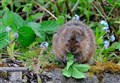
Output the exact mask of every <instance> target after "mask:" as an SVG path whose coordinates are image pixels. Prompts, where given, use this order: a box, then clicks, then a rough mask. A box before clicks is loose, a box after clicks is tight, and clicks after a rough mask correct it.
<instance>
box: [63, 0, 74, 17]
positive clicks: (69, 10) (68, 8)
mask: <svg viewBox="0 0 120 83" xmlns="http://www.w3.org/2000/svg"><path fill="white" fill-rule="evenodd" d="M65 5H66V7H67V10H68V12H69V13H70V16H73V12H72V10H71V8H70V6H69V4H68V0H66V1H65Z"/></svg>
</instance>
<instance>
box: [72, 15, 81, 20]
mask: <svg viewBox="0 0 120 83" xmlns="http://www.w3.org/2000/svg"><path fill="white" fill-rule="evenodd" d="M79 18H80V16H78V15H77V14H75V16H74V17H73V18H72V19H73V20H79Z"/></svg>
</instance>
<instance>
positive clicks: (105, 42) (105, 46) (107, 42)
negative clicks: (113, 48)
mask: <svg viewBox="0 0 120 83" xmlns="http://www.w3.org/2000/svg"><path fill="white" fill-rule="evenodd" d="M109 46H110V42H109V41H108V40H105V41H104V48H105V49H108V47H109Z"/></svg>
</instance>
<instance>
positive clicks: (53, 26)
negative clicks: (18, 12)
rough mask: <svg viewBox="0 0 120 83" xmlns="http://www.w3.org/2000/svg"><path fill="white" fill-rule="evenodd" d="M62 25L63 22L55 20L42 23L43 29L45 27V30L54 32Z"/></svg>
mask: <svg viewBox="0 0 120 83" xmlns="http://www.w3.org/2000/svg"><path fill="white" fill-rule="evenodd" d="M60 26H62V23H61V22H60V23H59V21H58V22H57V21H54V20H48V21H44V22H42V23H41V29H43V30H44V31H45V32H52V33H54V32H56V31H57V29H58V28H59V27H60Z"/></svg>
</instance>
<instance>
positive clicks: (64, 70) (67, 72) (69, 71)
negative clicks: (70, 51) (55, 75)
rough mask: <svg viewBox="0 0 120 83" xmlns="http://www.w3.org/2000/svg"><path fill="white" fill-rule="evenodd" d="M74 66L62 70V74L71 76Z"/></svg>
mask: <svg viewBox="0 0 120 83" xmlns="http://www.w3.org/2000/svg"><path fill="white" fill-rule="evenodd" d="M72 70H73V69H72V67H70V68H69V69H67V67H66V68H65V69H63V70H62V74H63V75H64V76H66V77H71V75H72Z"/></svg>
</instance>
